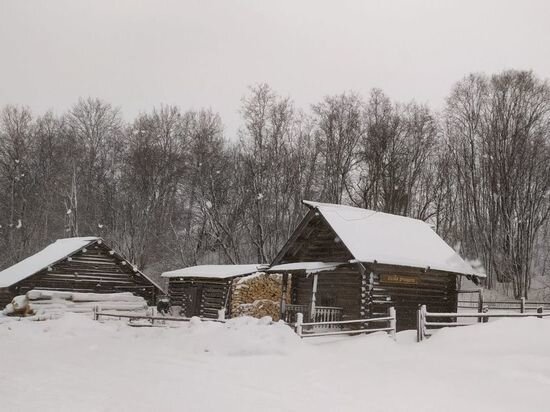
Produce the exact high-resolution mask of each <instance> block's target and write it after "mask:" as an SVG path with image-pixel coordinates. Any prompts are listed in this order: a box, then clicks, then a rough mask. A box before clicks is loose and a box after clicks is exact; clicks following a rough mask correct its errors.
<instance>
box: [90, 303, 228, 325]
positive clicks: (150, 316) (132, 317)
mask: <svg viewBox="0 0 550 412" xmlns="http://www.w3.org/2000/svg"><path fill="white" fill-rule="evenodd" d="M93 316H94V320H99V319H100V318H101V317H106V318H118V319H119V320H121V319H128V322H129V324H130V325H132V322H133V321H137V320H147V321H149V322H150V324H151V326H154V325H155V322H156V321H170V322H189V321H191V319H192V318H186V317H176V316H158V315H155V309H154V308H152V311H151V313H145V314H133V313H132V314H121V313H109V312H103V311H101V310H100V309H99V308H98V307H95V308H94V310H93ZM200 320H201V321H208V322H221V323H225V322H226V320H225V311H224V310H220V311H219V312H218V319H211V318H200ZM135 326H145V325H135Z"/></svg>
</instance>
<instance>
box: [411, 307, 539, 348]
mask: <svg viewBox="0 0 550 412" xmlns="http://www.w3.org/2000/svg"><path fill="white" fill-rule="evenodd" d="M527 317H537V318H544V317H550V312H544V311H543V308H542V307H539V308H538V309H537V311H536V312H529V313H527V312H524V313H506V312H501V313H498V312H494V313H490V312H478V313H462V312H456V313H455V312H428V311H427V309H426V305H422V306H420V308H419V309H418V312H417V316H416V319H417V329H416V340H417V341H418V342H421V341H423V340H424V339H426V338H427V337H429V336H431V332H430V330H429V329H428V328H429V327H454V326H470V325H472V324H471V323H461V322H457V321H456V319H457V318H477V319H478V320H479V321H480V322H487V321H488V320H489V318H527ZM430 318H432V319H433V318H437V319H441V318H451V319H454V321H449V322H442V321H439V320H436V321H430V320H429V319H430Z"/></svg>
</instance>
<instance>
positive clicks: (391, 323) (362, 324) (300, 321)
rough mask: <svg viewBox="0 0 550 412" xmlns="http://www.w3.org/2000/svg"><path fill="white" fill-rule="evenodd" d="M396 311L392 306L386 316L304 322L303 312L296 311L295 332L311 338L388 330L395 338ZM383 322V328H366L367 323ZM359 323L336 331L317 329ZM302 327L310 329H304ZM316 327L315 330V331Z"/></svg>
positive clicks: (302, 336)
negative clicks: (353, 326) (357, 326)
mask: <svg viewBox="0 0 550 412" xmlns="http://www.w3.org/2000/svg"><path fill="white" fill-rule="evenodd" d="M396 319H397V318H396V313H395V309H394V308H393V307H391V308H389V309H388V316H385V317H380V318H370V319H355V320H339V321H325V322H304V315H303V313H298V315H297V320H296V323H295V324H294V327H295V330H296V333H297V334H298V336H300V337H301V338H311V337H319V336H333V335H357V334H362V333H374V332H388V333H389V335H390V336H391V337H392V338H393V339H395V333H396V325H397V322H396ZM377 322H384V323H387V324H388V326H387V327H383V328H367V324H369V323H377ZM351 325H359V328H358V329H348V330H338V331H319V329H320V328H327V329H330V328H339V329H340V328H342V327H345V326H351ZM304 328H306V329H310V330H306V331H304ZM315 329H317V331H315Z"/></svg>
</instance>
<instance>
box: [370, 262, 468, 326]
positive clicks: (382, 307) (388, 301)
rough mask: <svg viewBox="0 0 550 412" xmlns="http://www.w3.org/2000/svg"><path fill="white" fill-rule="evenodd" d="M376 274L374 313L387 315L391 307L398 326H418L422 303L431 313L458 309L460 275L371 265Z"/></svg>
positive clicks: (373, 300) (373, 281)
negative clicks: (457, 278) (457, 284)
mask: <svg viewBox="0 0 550 412" xmlns="http://www.w3.org/2000/svg"><path fill="white" fill-rule="evenodd" d="M369 269H370V271H371V273H372V292H371V307H370V310H369V312H370V316H372V317H377V316H385V315H386V314H387V311H388V308H389V307H390V306H393V307H395V309H396V311H397V329H398V330H404V329H414V328H415V327H416V311H417V309H418V305H427V307H428V310H429V311H431V312H456V309H457V294H456V275H451V274H448V273H445V272H428V273H422V272H421V271H418V270H416V269H407V268H402V267H397V266H382V265H378V266H376V267H372V266H370V267H369V266H367V271H368V270H369Z"/></svg>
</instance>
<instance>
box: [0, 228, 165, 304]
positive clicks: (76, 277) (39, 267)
mask: <svg viewBox="0 0 550 412" xmlns="http://www.w3.org/2000/svg"><path fill="white" fill-rule="evenodd" d="M31 289H43V290H60V291H71V292H94V293H116V292H132V293H134V294H135V295H138V296H142V297H143V298H145V299H146V300H147V302H148V303H149V304H154V303H155V302H156V299H157V296H159V295H161V294H164V292H163V290H162V288H161V287H160V286H159V285H158V284H157V283H155V282H154V281H153V280H152V279H151V278H149V277H148V276H147V275H145V274H144V273H143V272H141V271H140V270H139V269H138V268H137V267H136V266H135V265H133V264H132V263H130V262H129V261H128V260H126V259H125V258H124V257H123V256H122V255H121V254H120V253H118V252H116V251H115V250H113V249H112V248H110V247H109V246H107V245H106V244H105V242H104V241H103V239H101V238H99V237H74V238H67V239H59V240H57V241H56V242H54V243H52V244H51V245H49V246H47V247H46V248H44V249H42V250H41V251H40V252H38V253H36V254H34V255H32V256H30V257H28V258H26V259H24V260H22V261H21V262H18V263H16V264H15V265H13V266H11V267H9V268H7V269H4V270H3V271H2V272H0V307H4V306H5V305H7V304H8V303H10V302H11V300H12V299H13V297H14V296H17V295H21V294H24V293H26V292H28V291H29V290H31Z"/></svg>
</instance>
